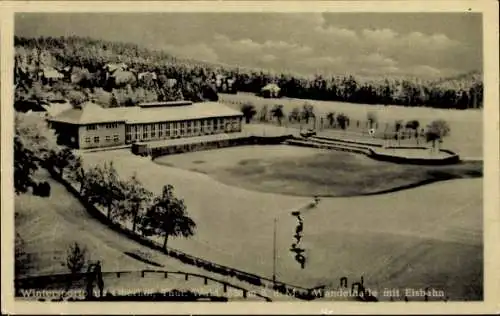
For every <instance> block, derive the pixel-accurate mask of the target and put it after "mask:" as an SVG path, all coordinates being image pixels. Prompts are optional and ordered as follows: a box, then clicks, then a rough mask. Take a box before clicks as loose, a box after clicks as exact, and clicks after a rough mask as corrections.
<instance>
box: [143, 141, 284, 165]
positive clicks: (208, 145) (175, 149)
mask: <svg viewBox="0 0 500 316" xmlns="http://www.w3.org/2000/svg"><path fill="white" fill-rule="evenodd" d="M292 137H293V136H292V135H283V136H269V137H266V136H248V137H241V138H233V139H224V140H214V141H207V142H202V143H190V144H189V143H188V144H182V145H168V144H166V145H165V146H162V147H155V148H147V149H145V151H146V152H145V153H144V154H145V155H149V156H151V158H152V159H155V158H158V157H161V156H166V155H173V154H182V153H188V152H195V151H201V150H211V149H219V148H226V147H235V146H247V145H278V144H281V143H283V142H284V141H285V140H287V139H290V138H292ZM135 154H140V153H135Z"/></svg>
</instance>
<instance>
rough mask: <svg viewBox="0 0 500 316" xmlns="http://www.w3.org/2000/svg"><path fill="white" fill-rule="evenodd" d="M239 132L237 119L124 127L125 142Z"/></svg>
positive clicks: (239, 124)
mask: <svg viewBox="0 0 500 316" xmlns="http://www.w3.org/2000/svg"><path fill="white" fill-rule="evenodd" d="M239 131H241V121H240V119H239V118H216V119H201V120H190V121H179V122H161V123H151V124H129V125H126V127H125V133H126V134H125V135H126V141H127V142H130V141H136V140H139V141H148V140H155V139H167V138H176V137H191V136H201V135H208V134H217V133H230V132H239Z"/></svg>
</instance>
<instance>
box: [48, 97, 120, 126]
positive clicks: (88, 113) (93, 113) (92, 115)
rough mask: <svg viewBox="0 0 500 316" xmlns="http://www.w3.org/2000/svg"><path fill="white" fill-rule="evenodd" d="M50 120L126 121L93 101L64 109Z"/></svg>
mask: <svg viewBox="0 0 500 316" xmlns="http://www.w3.org/2000/svg"><path fill="white" fill-rule="evenodd" d="M50 120H51V121H53V122H61V123H69V124H79V125H85V124H94V123H107V122H122V121H124V120H123V119H120V118H118V117H116V115H114V113H112V112H111V111H109V109H104V108H103V107H101V106H99V105H98V104H95V103H93V102H85V103H83V104H81V105H80V106H78V107H73V108H71V109H68V110H66V111H62V112H61V113H59V114H58V115H56V116H55V117H53V118H50Z"/></svg>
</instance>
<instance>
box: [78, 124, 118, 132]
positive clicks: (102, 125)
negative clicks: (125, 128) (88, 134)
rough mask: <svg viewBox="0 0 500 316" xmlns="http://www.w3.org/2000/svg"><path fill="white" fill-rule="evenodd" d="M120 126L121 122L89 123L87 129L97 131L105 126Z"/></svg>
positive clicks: (106, 127) (109, 127)
mask: <svg viewBox="0 0 500 316" xmlns="http://www.w3.org/2000/svg"><path fill="white" fill-rule="evenodd" d="M122 124H123V123H122ZM118 126H119V123H106V124H89V125H87V127H86V129H87V131H95V130H97V129H101V128H105V129H113V128H118Z"/></svg>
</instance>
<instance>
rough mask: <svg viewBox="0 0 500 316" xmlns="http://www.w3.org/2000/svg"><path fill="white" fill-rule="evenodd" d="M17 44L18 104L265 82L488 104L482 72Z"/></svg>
mask: <svg viewBox="0 0 500 316" xmlns="http://www.w3.org/2000/svg"><path fill="white" fill-rule="evenodd" d="M14 43H15V72H14V73H15V78H14V80H15V85H16V99H17V100H19V99H21V100H22V99H30V98H35V99H36V98H42V97H47V95H49V96H51V97H54V95H55V96H57V97H64V98H69V99H71V100H73V102H74V103H78V102H81V100H85V99H89V98H92V99H94V100H96V102H99V103H101V104H102V105H103V106H132V105H134V104H136V103H137V102H148V101H157V100H159V101H168V100H191V101H204V100H217V99H218V97H217V93H218V92H232V93H234V92H236V91H243V92H250V93H258V92H259V91H260V90H261V88H262V87H263V86H265V85H266V84H268V83H276V84H277V85H278V86H279V87H280V88H281V92H280V96H282V97H290V98H303V99H314V100H325V101H341V102H352V103H364V104H386V105H389V104H391V105H403V106H421V107H424V106H425V107H434V108H450V109H451V108H454V109H470V108H482V107H483V79H482V74H481V73H480V72H471V73H468V74H463V75H461V76H457V77H455V78H443V79H440V80H438V81H424V80H419V79H416V78H415V79H403V78H391V77H389V76H388V77H386V78H378V79H370V80H367V79H363V78H359V77H356V76H353V75H349V74H346V75H345V76H331V77H325V76H314V77H304V76H300V75H297V74H271V73H270V72H264V71H262V70H252V69H247V68H241V67H236V66H235V67H232V66H227V65H216V64H209V63H203V62H198V61H195V60H187V59H182V58H176V57H174V56H171V55H169V54H167V53H165V52H160V51H153V50H148V49H145V48H141V47H139V46H137V45H135V44H129V43H118V42H109V41H104V40H96V39H90V38H81V37H64V38H63V37H60V38H54V37H39V38H21V37H15V39H14ZM110 64H112V65H117V64H118V65H126V68H123V69H118V70H116V69H114V70H112V71H111V70H109V68H108V69H107V68H106V65H110ZM46 68H51V69H55V70H56V71H57V72H58V73H60V74H62V76H64V78H61V79H60V80H56V81H55V82H53V81H52V80H45V81H44V80H43V78H44V76H43V70H44V69H46ZM139 74H142V76H140V75H139ZM221 82H222V84H221ZM222 87H223V88H222Z"/></svg>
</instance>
